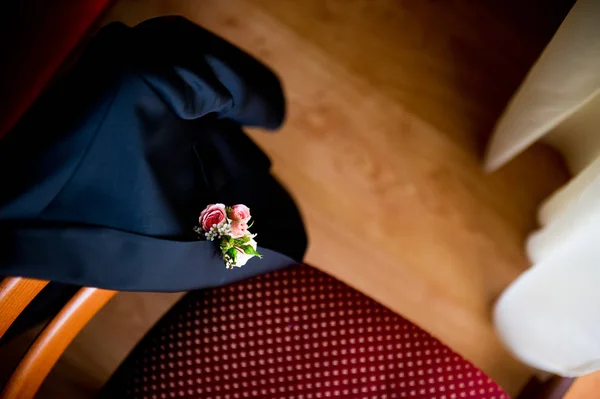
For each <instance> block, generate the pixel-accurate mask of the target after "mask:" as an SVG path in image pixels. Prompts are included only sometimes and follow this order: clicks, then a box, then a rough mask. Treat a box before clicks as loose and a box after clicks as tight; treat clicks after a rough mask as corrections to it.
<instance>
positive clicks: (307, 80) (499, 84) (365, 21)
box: [45, 0, 570, 397]
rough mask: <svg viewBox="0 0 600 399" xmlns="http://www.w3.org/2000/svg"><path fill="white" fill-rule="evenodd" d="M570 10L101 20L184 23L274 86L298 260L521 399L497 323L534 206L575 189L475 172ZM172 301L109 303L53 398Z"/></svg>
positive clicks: (376, 10)
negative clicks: (233, 52)
mask: <svg viewBox="0 0 600 399" xmlns="http://www.w3.org/2000/svg"><path fill="white" fill-rule="evenodd" d="M569 6H570V4H569V2H568V1H551V2H539V1H525V2H520V1H516V0H507V1H489V2H480V1H476V0H468V1H467V0H465V1H400V0H346V1H343V0H337V1H334V0H301V1H300V0H201V1H183V0H178V1H166V0H165V1H157V0H144V1H141V0H122V1H119V2H118V3H116V5H115V7H114V8H113V9H112V11H111V12H110V13H109V16H108V19H107V21H108V20H122V21H125V22H126V23H128V24H134V23H136V22H138V21H141V20H143V19H146V18H150V17H153V16H157V15H163V14H181V15H184V16H186V17H187V18H189V19H191V20H193V21H195V22H197V23H198V24H200V25H203V26H204V27H206V28H208V29H210V30H212V31H214V32H216V33H217V34H219V35H221V36H223V37H224V38H226V39H227V40H230V41H231V42H233V43H235V44H236V45H238V46H240V47H242V48H243V49H245V50H247V51H248V52H250V53H251V54H253V55H255V56H256V57H258V58H259V59H261V60H262V61H264V62H265V63H267V64H269V65H270V66H271V67H272V68H273V69H274V70H275V71H277V73H278V74H279V75H280V77H281V79H282V81H283V84H284V87H285V90H286V93H287V96H288V103H289V104H288V109H289V114H288V117H287V121H286V124H285V126H284V128H283V129H282V130H281V132H279V133H277V134H275V135H269V134H266V133H264V132H259V131H256V132H254V131H253V132H251V135H252V137H253V138H254V139H256V141H257V142H258V143H259V144H260V145H261V146H262V147H263V148H264V149H265V151H266V152H267V153H268V154H269V155H270V156H271V157H272V159H273V161H274V171H275V173H276V174H277V175H278V176H279V177H280V178H281V180H282V181H283V182H284V183H285V184H286V185H287V186H288V187H289V189H290V191H291V192H292V193H293V194H294V195H295V197H296V198H297V200H298V203H299V205H300V207H301V209H302V212H303V214H304V217H305V219H306V223H307V225H308V230H309V236H310V249H309V252H308V256H307V262H308V263H310V264H312V265H315V266H316V267H318V268H321V269H323V270H325V271H327V272H328V273H330V274H332V275H334V276H336V277H337V278H339V279H341V280H343V281H345V282H347V283H348V284H350V285H351V286H353V287H355V288H357V289H359V290H360V291H362V292H364V293H366V294H368V295H370V296H371V297H373V298H375V299H376V300H378V301H380V302H381V303H383V304H385V305H386V306H388V307H390V308H391V309H393V310H395V311H396V312H398V313H400V314H401V315H403V316H405V317H407V318H408V319H410V320H412V321H413V322H415V323H416V324H418V325H420V326H421V327H423V328H424V329H426V330H427V331H429V332H431V333H432V334H433V335H435V336H436V337H438V338H439V339H441V340H442V341H443V342H445V343H446V344H447V345H449V346H450V347H451V348H453V349H454V350H456V351H457V352H459V353H460V354H462V355H463V356H465V357H466V358H468V359H470V360H471V361H473V362H474V363H475V364H476V365H477V366H478V367H480V368H482V369H483V370H484V371H485V372H487V373H488V374H489V375H490V376H491V377H492V378H493V379H494V380H495V381H497V382H498V383H499V384H500V385H501V386H502V387H504V388H505V389H506V390H507V391H508V392H509V393H510V394H515V393H517V392H518V391H519V389H520V387H521V386H522V385H523V384H524V383H525V381H526V380H527V379H528V378H529V377H530V375H531V370H529V369H528V368H527V367H525V366H524V365H522V364H521V363H519V362H518V361H516V360H515V359H514V358H512V357H511V356H510V355H509V354H508V353H507V352H506V351H505V350H504V349H503V347H502V345H501V344H500V342H499V341H498V339H497V338H496V336H495V334H494V330H493V328H492V324H491V321H490V311H491V307H492V305H493V302H494V300H495V299H496V297H497V296H498V294H499V293H500V292H501V291H502V290H503V288H505V287H506V286H507V284H509V283H510V282H511V281H512V280H513V279H514V278H516V277H517V276H518V275H519V273H521V272H522V271H523V270H525V269H526V268H527V267H528V263H527V261H526V259H525V256H524V254H523V250H522V249H523V241H524V238H525V236H526V235H527V234H528V233H529V232H530V231H531V230H532V229H534V228H535V227H536V223H535V213H536V207H537V206H538V205H539V203H540V201H541V200H542V199H543V198H544V197H546V196H547V195H548V194H549V193H550V192H552V191H553V190H554V189H556V187H558V186H559V185H560V184H562V183H563V182H564V181H565V180H566V177H567V176H566V172H565V168H564V165H563V164H562V162H561V160H560V158H559V157H558V156H557V155H556V154H554V153H553V152H552V151H550V150H549V149H548V148H545V147H541V146H535V147H533V148H531V149H530V150H528V151H526V152H525V153H524V154H522V155H521V156H520V157H519V158H518V159H516V160H515V161H514V162H513V163H511V164H510V165H509V166H507V167H505V168H504V169H502V170H501V171H499V172H497V173H496V174H493V175H485V174H484V173H483V172H482V170H481V154H482V152H483V147H484V145H485V142H486V140H487V139H488V137H489V132H490V130H491V127H492V125H493V123H494V122H495V120H496V118H497V116H498V115H499V113H500V112H501V110H502V108H503V106H504V105H505V104H506V102H507V100H508V99H509V97H510V95H511V94H512V93H513V91H514V90H515V89H516V87H517V86H518V84H519V83H520V81H521V79H522V78H523V77H524V75H525V73H526V72H527V69H528V68H529V67H530V65H531V64H532V63H533V61H534V60H535V59H536V57H537V56H538V55H539V53H540V52H541V50H542V49H543V47H544V45H545V44H546V43H547V41H548V40H549V39H550V37H551V36H552V33H553V32H554V31H555V30H556V28H557V26H558V24H559V23H560V20H561V19H562V17H563V16H564V15H565V14H566V12H567V11H568V9H569ZM190 51H194V49H193V48H190ZM175 299H176V297H169V296H160V295H158V294H148V295H145V294H119V295H117V297H116V298H115V300H114V301H113V302H112V303H111V304H109V307H108V308H107V309H104V310H103V312H101V315H100V316H99V319H98V320H102V322H100V321H98V322H96V320H93V321H92V322H91V323H90V324H89V325H88V327H87V328H86V329H85V330H84V331H83V333H82V334H81V335H80V337H78V338H77V339H76V340H75V342H74V344H73V345H72V346H71V348H69V350H68V351H67V354H66V355H65V357H64V358H63V359H62V360H61V361H60V362H59V364H58V366H57V368H56V370H55V372H54V373H52V374H51V376H50V378H49V379H48V381H47V383H46V384H45V391H46V392H53V393H54V394H56V392H57V390H58V391H61V390H62V391H61V392H63V393H64V392H66V391H67V390H68V385H69V384H70V383H74V382H73V379H71V380H68V379H67V378H65V376H66V375H69V374H70V372H71V371H73V370H74V369H76V367H75V366H74V365H76V364H77V365H82V364H88V366H87V368H86V367H85V366H83V367H84V369H85V372H86V373H87V374H86V375H87V377H86V376H83V375H82V371H81V367H79V368H77V369H78V370H80V371H79V374H78V375H79V377H80V378H79V382H77V384H80V385H85V386H86V387H87V388H82V387H81V386H80V387H79V388H81V389H79V393H80V394H81V392H83V391H85V389H89V391H90V392H92V391H93V390H94V389H96V388H97V387H98V386H99V385H101V383H102V378H104V376H107V375H109V374H110V372H111V371H112V369H114V368H115V367H116V366H117V365H118V363H119V362H120V360H121V359H122V357H123V356H124V355H125V353H127V351H126V350H125V346H126V345H125V344H124V343H127V344H132V343H133V342H135V341H136V340H137V339H139V337H141V335H142V334H143V332H144V331H146V330H147V329H148V328H149V326H150V325H152V324H153V322H154V321H155V320H156V318H158V317H159V316H160V315H161V314H162V312H164V310H165V309H166V308H167V307H168V304H170V303H172V301H173V300H175ZM154 301H156V303H159V304H160V306H157V307H156V308H157V310H156V311H153V307H154V306H153V304H154V303H155V302H154ZM111 309H112V311H111ZM130 318H133V319H136V320H137V321H136V323H133V324H134V325H132V323H131V320H129V319H130ZM119 326H123V327H122V328H120V327H119ZM100 348H101V349H100ZM98 376H101V377H98ZM69 381H70V382H69ZM48 397H51V396H50V395H48ZM63 397H65V396H63Z"/></svg>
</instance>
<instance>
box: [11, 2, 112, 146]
mask: <svg viewBox="0 0 600 399" xmlns="http://www.w3.org/2000/svg"><path fill="white" fill-rule="evenodd" d="M110 3H111V0H86V1H80V0H9V1H8V2H6V3H4V2H3V3H2V6H3V10H2V15H1V17H2V23H1V24H0V50H1V51H2V62H1V63H0V87H2V96H0V138H2V136H3V135H4V134H5V133H7V132H8V131H9V130H10V128H11V127H12V126H13V125H14V124H15V123H16V122H17V121H18V120H19V118H20V117H21V116H22V115H23V113H24V112H25V111H26V110H27V109H28V108H29V107H30V106H31V104H32V103H33V102H34V101H35V99H36V98H37V97H38V96H39V94H40V93H41V92H42V90H43V89H44V88H45V87H46V85H47V84H48V82H49V81H50V80H51V79H52V77H53V76H54V75H55V74H56V73H57V71H59V68H60V67H61V65H62V64H63V63H64V61H65V60H66V59H67V57H69V55H70V54H71V53H72V52H73V50H74V49H75V48H76V46H78V45H79V44H80V43H81V42H82V38H84V37H85V36H86V34H87V33H88V32H90V30H92V29H91V28H92V27H93V26H94V23H95V22H96V21H97V20H98V17H99V16H100V15H101V13H102V12H103V11H104V10H105V9H106V8H107V7H108V5H109V4H110Z"/></svg>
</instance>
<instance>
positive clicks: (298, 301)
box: [104, 266, 508, 399]
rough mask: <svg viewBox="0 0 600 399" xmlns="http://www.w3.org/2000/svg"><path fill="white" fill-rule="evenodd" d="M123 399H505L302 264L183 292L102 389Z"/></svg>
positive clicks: (431, 342) (420, 336) (422, 337)
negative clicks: (208, 288)
mask: <svg viewBox="0 0 600 399" xmlns="http://www.w3.org/2000/svg"><path fill="white" fill-rule="evenodd" d="M104 394H105V395H106V396H107V397H123V396H125V397H131V398H148V399H163V398H206V399H237V398H271V399H276V398H281V399H283V398H286V399H290V398H295V399H317V398H380V399H385V398H428V399H435V398H437V399H459V398H480V399H483V398H485V399H494V398H495V399H501V398H508V395H507V394H506V393H504V392H503V391H502V390H501V389H500V388H499V387H498V386H497V385H496V384H495V383H494V382H493V381H492V380H491V379H490V378H489V377H487V376H486V375H485V374H484V373H483V372H482V371H480V370H478V369H477V368H476V367H475V366H473V365H472V364H471V363H469V362H468V361H466V360H465V359H463V358H462V357H460V356H459V355H457V354H456V353H454V352H452V350H450V349H449V348H448V347H446V346H444V344H442V343H441V342H440V341H438V340H436V339H435V338H433V337H432V336H431V335H429V334H428V333H426V332H425V331H423V330H421V329H420V328H419V327H417V326H415V325H414V324H412V323H411V322H409V321H407V320H406V319H404V318H402V317H400V316H398V315H397V314H395V313H393V312H392V311H390V310H389V309H387V308H385V307H383V306H382V305H380V304H378V303H377V302H375V301H373V300H372V299H370V298H368V297H366V296H364V295H363V294H361V293H359V292H358V291H356V290H354V289H352V288H350V287H348V286H347V285H345V284H344V283H342V282H340V281H337V280H335V279H334V278H332V277H330V276H328V275H326V274H324V273H322V272H320V271H318V270H316V269H314V268H311V267H308V266H298V267H294V268H291V269H287V270H283V271H279V272H274V273H270V274H266V275H263V276H259V277H255V278H252V279H250V280H247V281H243V282H241V283H237V284H233V285H229V286H225V287H220V288H215V289H210V290H203V291H196V292H191V293H190V294H188V295H187V296H186V297H185V298H184V299H183V300H182V301H181V302H179V303H178V304H177V305H175V307H174V308H173V309H172V310H171V311H170V312H169V313H168V314H167V315H166V316H165V317H164V318H163V319H162V320H161V321H160V322H159V323H158V324H157V325H156V326H155V327H154V328H153V329H152V330H151V332H150V333H149V334H148V335H147V336H146V337H145V338H144V339H143V340H142V341H141V342H140V344H139V345H138V346H137V348H136V349H135V350H134V351H133V352H132V353H131V355H130V356H129V357H128V359H127V360H126V361H125V362H124V364H123V365H122V366H121V367H120V368H119V370H118V371H117V373H116V374H115V375H114V376H113V378H112V379H111V381H110V382H109V384H108V385H107V387H106V389H105V391H104Z"/></svg>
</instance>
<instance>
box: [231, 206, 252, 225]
mask: <svg viewBox="0 0 600 399" xmlns="http://www.w3.org/2000/svg"><path fill="white" fill-rule="evenodd" d="M229 219H231V220H242V221H244V222H247V221H248V220H250V208H248V207H247V206H246V205H242V204H237V205H234V206H232V207H231V212H229Z"/></svg>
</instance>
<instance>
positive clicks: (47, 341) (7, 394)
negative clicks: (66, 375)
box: [0, 288, 116, 399]
mask: <svg viewBox="0 0 600 399" xmlns="http://www.w3.org/2000/svg"><path fill="white" fill-rule="evenodd" d="M115 293H116V292H115V291H108V290H101V289H99V288H81V289H80V290H79V291H78V292H77V294H75V295H74V296H73V298H72V299H71V300H70V301H69V302H68V303H67V304H66V305H65V306H64V307H63V309H62V310H61V311H60V312H59V313H58V315H57V316H56V317H55V318H54V319H53V320H52V321H51V322H50V323H49V324H48V326H47V327H46V328H45V329H44V330H43V331H42V332H41V333H40V335H39V336H38V337H37V338H36V339H35V341H34V342H33V345H31V347H30V348H29V350H28V351H27V353H26V354H25V356H24V357H23V359H21V361H20V363H19V365H18V366H17V368H16V370H15V371H14V373H13V374H12V376H11V377H10V379H9V380H8V382H7V384H6V386H4V387H3V390H2V392H0V398H1V399H31V398H33V397H34V396H35V394H36V392H37V391H38V389H39V387H40V386H41V385H42V382H43V381H44V379H45V378H46V376H47V375H48V373H49V372H50V370H51V369H52V367H53V366H54V364H55V363H56V362H57V361H58V359H59V358H60V356H61V355H62V354H63V352H64V350H65V348H66V347H67V346H69V344H70V343H71V341H72V340H73V338H74V337H75V336H76V335H77V334H78V333H79V331H81V329H82V328H83V326H85V325H86V324H87V322H88V321H89V320H90V319H91V318H92V317H93V316H94V315H95V314H96V312H98V310H99V309H101V308H102V307H103V306H104V305H105V304H106V303H107V302H108V301H109V300H110V299H111V298H112V297H113V296H114V295H115Z"/></svg>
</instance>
